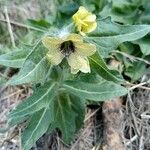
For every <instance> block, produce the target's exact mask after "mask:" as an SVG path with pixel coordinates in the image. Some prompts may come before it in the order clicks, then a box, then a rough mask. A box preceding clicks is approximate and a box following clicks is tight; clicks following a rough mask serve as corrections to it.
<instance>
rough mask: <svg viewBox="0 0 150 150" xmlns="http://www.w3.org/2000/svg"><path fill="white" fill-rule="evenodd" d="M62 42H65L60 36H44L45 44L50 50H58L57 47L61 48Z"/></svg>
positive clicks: (43, 41)
mask: <svg viewBox="0 0 150 150" xmlns="http://www.w3.org/2000/svg"><path fill="white" fill-rule="evenodd" d="M62 42H63V40H62V39H60V38H54V37H48V36H46V37H44V38H43V39H42V43H43V45H44V46H45V47H46V48H47V49H49V50H50V51H53V52H54V51H56V49H58V48H59V45H60V44H61V43H62Z"/></svg>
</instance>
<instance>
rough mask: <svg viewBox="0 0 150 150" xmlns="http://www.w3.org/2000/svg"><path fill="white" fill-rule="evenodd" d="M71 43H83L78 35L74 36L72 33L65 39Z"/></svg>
mask: <svg viewBox="0 0 150 150" xmlns="http://www.w3.org/2000/svg"><path fill="white" fill-rule="evenodd" d="M69 40H70V41H73V42H77V41H83V39H82V37H81V36H80V35H79V34H75V33H72V34H70V35H69V36H68V37H67V38H66V41H69Z"/></svg>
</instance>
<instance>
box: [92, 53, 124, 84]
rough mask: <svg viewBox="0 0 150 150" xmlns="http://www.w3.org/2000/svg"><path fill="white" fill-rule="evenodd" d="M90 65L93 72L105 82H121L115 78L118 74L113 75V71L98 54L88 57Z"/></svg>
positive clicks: (121, 80)
mask: <svg viewBox="0 0 150 150" xmlns="http://www.w3.org/2000/svg"><path fill="white" fill-rule="evenodd" d="M89 60H90V64H91V66H92V69H94V70H95V72H96V73H98V74H99V75H100V76H101V77H103V78H104V79H105V80H108V81H113V82H117V83H118V82H123V79H121V78H119V77H117V76H119V72H117V71H116V72H117V74H116V73H115V70H110V69H109V68H108V67H107V65H106V63H105V62H104V60H103V59H102V58H101V57H100V55H99V54H97V53H95V54H94V55H92V56H91V57H89Z"/></svg>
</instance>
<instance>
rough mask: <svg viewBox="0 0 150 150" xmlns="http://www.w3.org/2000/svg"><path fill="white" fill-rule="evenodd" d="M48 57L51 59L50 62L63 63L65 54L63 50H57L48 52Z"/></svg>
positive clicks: (54, 63)
mask: <svg viewBox="0 0 150 150" xmlns="http://www.w3.org/2000/svg"><path fill="white" fill-rule="evenodd" d="M47 58H48V59H49V60H50V62H51V63H52V64H53V65H58V64H60V63H61V61H62V59H63V58H64V55H63V54H62V53H61V52H55V53H50V52H49V53H47Z"/></svg>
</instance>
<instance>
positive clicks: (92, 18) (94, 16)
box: [84, 14, 96, 22]
mask: <svg viewBox="0 0 150 150" xmlns="http://www.w3.org/2000/svg"><path fill="white" fill-rule="evenodd" d="M95 20H96V15H92V14H90V15H88V16H86V17H85V19H84V21H86V22H95Z"/></svg>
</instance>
